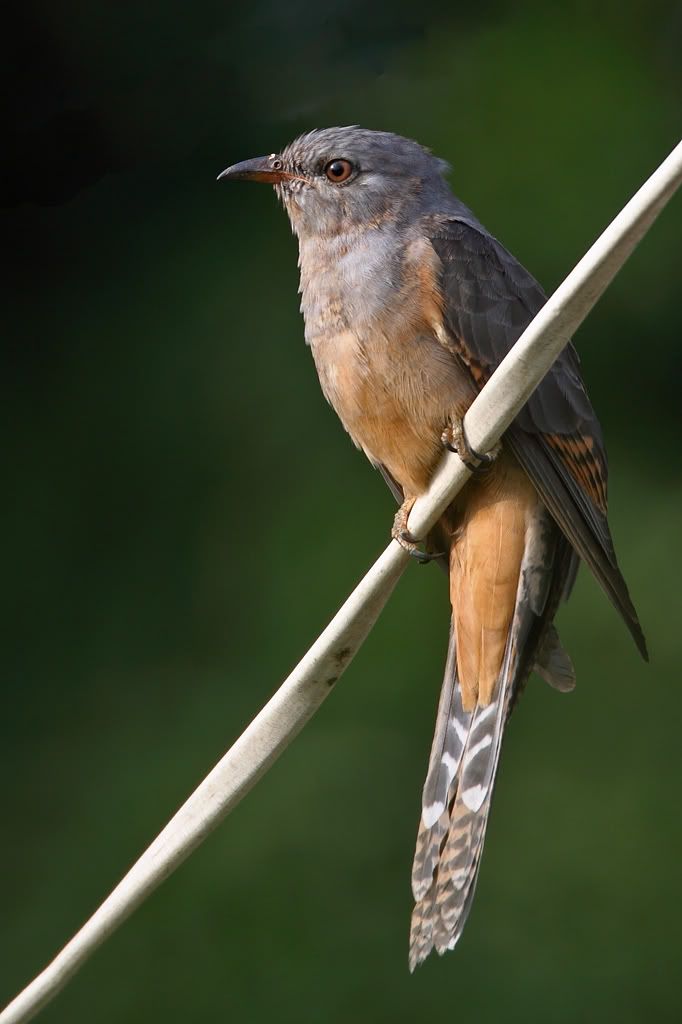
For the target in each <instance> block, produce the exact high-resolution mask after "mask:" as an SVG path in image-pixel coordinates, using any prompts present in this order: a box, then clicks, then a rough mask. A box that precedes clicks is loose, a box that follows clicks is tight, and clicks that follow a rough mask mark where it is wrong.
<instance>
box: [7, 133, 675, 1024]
mask: <svg viewBox="0 0 682 1024" xmlns="http://www.w3.org/2000/svg"><path fill="white" fill-rule="evenodd" d="M680 184H682V142H681V143H679V144H678V145H677V146H676V147H675V149H674V150H673V151H672V152H671V153H670V155H669V156H668V157H667V158H666V159H665V160H664V161H663V163H662V164H661V165H660V166H659V167H658V169H657V170H656V171H655V172H654V173H653V174H652V175H651V177H650V178H649V179H648V180H647V181H646V182H645V183H644V185H643V186H642V187H641V188H640V190H639V191H638V192H637V193H636V194H635V195H634V196H633V198H632V199H631V200H630V202H629V203H628V204H627V205H626V206H625V207H624V208H623V209H622V210H621V212H620V213H619V214H618V216H617V217H616V218H615V220H613V221H612V222H611V224H610V225H609V226H608V228H607V229H606V230H605V231H604V233H603V234H602V235H601V236H600V237H599V238H598V239H597V241H596V242H595V243H594V245H593V246H592V247H591V249H589V251H588V252H587V253H586V255H585V256H583V258H582V259H581V260H580V262H579V263H578V264H577V266H576V267H575V268H574V269H573V271H571V273H570V274H569V275H568V277H567V278H566V279H565V281H564V282H563V284H561V285H560V287H559V288H557V290H556V291H555V292H554V294H553V295H552V296H551V298H550V299H549V300H548V301H547V303H546V304H545V305H544V306H543V308H542V309H541V310H540V312H539V313H538V315H537V316H536V317H535V319H534V320H533V322H532V323H531V324H530V325H529V326H528V328H527V329H526V330H525V331H524V333H523V334H522V336H521V337H520V338H519V340H518V341H517V343H516V344H515V345H514V347H513V349H512V350H511V352H509V353H508V355H507V356H506V357H505V359H504V360H503V362H502V363H501V364H500V366H499V367H498V369H497V370H496V371H495V373H494V374H493V375H492V377H491V378H490V380H489V382H488V383H487V384H486V386H485V387H484V389H483V390H482V391H481V393H480V395H478V397H477V398H476V400H475V401H474V403H473V404H472V406H471V408H470V409H469V411H468V412H467V415H466V420H465V422H466V433H467V437H468V439H469V441H470V443H471V445H473V447H474V448H475V449H477V450H478V451H488V450H489V449H490V448H492V447H493V445H494V444H495V443H496V442H497V440H498V439H499V437H500V436H501V434H502V433H503V432H504V431H505V430H506V428H507V427H508V426H509V424H510V423H511V421H512V420H513V419H514V417H515V416H516V414H517V413H518V412H519V410H520V408H521V406H522V405H523V404H524V403H525V401H526V400H527V399H528V396H529V395H530V394H531V392H532V391H533V389H534V388H536V387H537V385H538V384H539V383H540V381H541V379H542V377H543V376H544V375H545V373H546V372H547V370H548V369H549V367H550V366H551V365H552V363H553V362H554V360H555V359H556V357H557V355H558V354H559V352H560V351H561V349H562V348H563V346H564V345H565V344H566V343H567V341H568V340H569V338H570V337H571V335H572V334H573V333H574V332H575V330H576V329H577V328H578V327H579V326H580V324H581V323H582V321H583V320H584V319H585V317H586V316H587V314H588V313H589V312H590V310H591V309H592V307H593V306H594V304H595V303H596V301H597V299H598V298H599V297H600V296H601V294H602V293H603V292H604V290H605V289H606V288H607V286H608V285H609V283H610V282H611V280H612V279H613V277H614V276H615V274H616V273H617V271H618V270H619V269H620V267H621V266H622V265H623V263H625V261H626V259H627V258H628V256H629V255H630V253H631V252H632V250H633V249H634V248H635V246H636V245H637V243H638V242H639V241H640V239H641V238H642V237H643V236H644V235H645V234H646V232H647V231H648V229H649V228H650V227H651V224H652V223H653V222H654V220H655V219H656V217H657V216H658V214H659V213H660V211H661V210H662V209H663V207H664V206H665V205H666V203H667V202H668V200H669V199H670V198H671V196H672V195H673V194H674V192H675V190H676V189H677V188H678V187H679V185H680ZM468 478H469V471H468V470H467V469H466V467H465V466H464V464H463V463H462V462H461V460H460V459H459V458H458V456H456V455H448V456H447V457H445V458H444V459H443V462H442V464H441V466H440V467H439V469H438V471H437V473H436V474H435V476H434V479H433V481H432V483H431V486H430V487H429V490H428V492H427V493H426V494H425V495H423V496H422V497H421V498H419V500H418V501H417V502H416V503H415V505H414V508H413V510H412V513H411V515H410V521H409V528H410V531H411V532H412V533H413V534H414V536H416V537H423V536H424V535H425V534H426V533H427V532H428V530H429V529H430V527H431V526H433V524H434V523H435V522H436V520H437V519H438V517H439V515H440V514H441V512H442V511H443V509H444V508H445V507H446V506H447V505H448V504H449V503H450V501H451V500H452V498H453V497H454V495H455V494H456V493H457V492H458V491H459V490H461V488H462V487H463V486H464V484H465V483H466V481H467V479H468ZM407 562H408V556H407V555H406V553H405V552H404V551H403V549H402V548H401V547H400V546H399V545H398V544H397V543H396V542H395V541H391V543H390V544H389V546H388V547H387V548H386V550H385V551H384V552H383V554H382V555H380V557H379V558H378V559H377V561H376V562H375V563H374V565H373V566H372V568H371V569H370V570H369V572H368V573H367V575H366V576H365V577H364V579H362V580H361V581H360V583H359V584H358V586H357V587H356V588H355V590H354V591H353V593H352V594H351V595H350V597H349V598H348V599H347V600H346V602H345V604H344V605H343V606H342V607H341V609H340V610H339V611H338V612H337V614H336V615H335V616H334V618H333V619H332V621H331V622H330V623H329V625H328V626H327V628H326V629H325V630H324V632H323V633H322V634H321V635H320V637H319V638H318V639H317V640H316V641H315V643H314V644H313V646H312V647H311V648H310V650H309V651H308V653H307V654H306V655H305V657H304V658H303V659H302V660H301V661H300V662H299V664H298V665H297V666H296V668H295V669H294V670H293V672H292V673H291V675H290V676H289V677H288V678H287V679H286V680H285V681H284V683H283V684H282V686H281V687H280V688H279V690H277V692H276V693H275V694H274V696H273V697H272V698H271V699H270V701H269V702H268V703H267V704H266V705H265V707H264V708H263V709H262V710H261V711H260V712H259V714H258V715H257V716H256V718H254V720H253V721H252V722H251V724H250V725H249V726H248V727H247V729H246V730H245V731H244V732H243V733H242V735H241V736H240V737H239V739H238V740H237V741H236V743H235V744H234V745H233V746H232V747H231V748H230V749H229V750H228V751H227V753H226V754H225V755H224V756H223V758H222V759H221V760H220V761H219V762H218V764H217V765H216V766H215V768H214V769H213V770H212V771H211V772H210V773H209V775H208V776H207V777H206V778H205V779H204V781H203V782H202V783H201V784H200V785H199V786H198V787H197V789H196V790H195V791H194V793H192V795H191V796H190V797H189V798H188V800H187V801H186V802H185V803H184V804H183V805H182V807H181V808H180V809H179V810H178V811H177V813H176V814H175V816H174V817H173V818H172V819H171V820H170V822H169V823H168V824H167V825H166V827H165V828H164V829H163V831H162V832H161V833H160V834H159V835H158V836H157V838H156V839H155V840H154V842H153V843H152V844H151V846H150V847H148V849H147V850H146V851H145V852H144V853H143V854H142V856H141V857H140V858H139V860H138V861H137V862H136V863H135V864H134V865H133V867H132V868H131V869H130V871H129V872H128V873H127V875H125V877H124V878H123V879H122V880H121V881H120V882H119V884H118V885H117V886H116V888H115V889H114V890H113V892H112V893H111V894H110V895H109V896H108V897H107V898H106V899H105V900H104V902H103V903H102V904H101V906H100V907H99V908H98V909H97V910H96V911H95V913H94V914H93V915H92V917H91V918H90V919H89V920H88V921H86V923H85V924H84V925H83V927H82V928H81V929H80V931H78V932H77V933H76V935H74V937H73V938H72V939H71V940H70V941H69V942H68V943H67V944H66V945H65V946H64V948H63V949H62V950H61V952H60V953H58V954H57V956H56V957H55V958H54V960H53V961H52V962H51V963H50V964H48V966H47V967H46V968H45V969H44V970H43V971H42V972H41V973H40V974H39V975H38V976H37V977H36V978H35V979H34V980H33V981H32V982H31V983H30V984H29V985H28V986H27V987H26V988H25V989H24V990H23V991H22V992H20V993H19V995H18V996H16V998H15V999H14V1000H13V1001H12V1002H11V1003H10V1004H9V1005H8V1006H7V1007H6V1008H5V1010H4V1011H3V1012H2V1013H0V1024H22V1022H24V1021H28V1020H30V1019H31V1018H32V1017H33V1016H35V1014H36V1013H37V1012H38V1011H39V1010H40V1009H41V1008H42V1007H43V1006H45V1005H46V1004H47V1003H48V1002H49V1001H50V1000H51V999H53V998H54V996H55V995H56V994H57V993H58V992H59V991H60V989H62V988H63V987H64V985H66V983H67V981H68V980H69V979H70V978H72V977H73V975H74V974H76V972H77V971H78V970H79V969H80V968H81V967H82V966H83V964H84V963H85V961H86V960H87V959H88V957H89V956H91V954H92V953H93V952H94V951H95V950H96V949H97V948H98V946H100V945H101V944H102V943H103V942H104V941H105V939H107V938H108V936H109V935H111V934H112V932H114V931H115V930H116V928H118V926H119V925H120V924H122V923H123V921H125V919H126V918H127V917H129V916H130V914H132V912H133V910H135V908H136V907H138V906H139V905H140V904H141V903H142V902H143V901H144V900H145V899H146V898H147V897H148V896H149V895H150V894H151V893H152V892H153V891H154V889H156V887H157V886H158V885H160V883H161V882H162V881H163V880H164V879H165V878H167V877H168V875H170V874H171V873H172V872H173V871H174V870H175V869H176V868H177V867H178V866H179V865H180V864H181V863H182V861H183V860H185V858H186V857H188V856H189V854H190V853H191V852H192V850H194V849H195V847H197V846H198V845H199V843H201V842H202V841H203V840H204V839H205V838H206V836H207V835H208V834H209V832H211V831H212V830H213V829H214V828H215V827H216V826H217V825H218V824H219V823H220V822H221V821H222V820H223V818H224V817H225V816H226V815H227V814H229V812H230V811H231V810H232V808H233V807H235V805H236V804H237V803H239V801H240V800H241V799H242V797H243V796H244V795H245V794H246V793H247V792H248V791H249V789H251V787H252V786H253V785H255V783H256V782H257V781H258V779H259V778H260V777H261V776H262V775H263V774H264V773H265V772H266V771H267V769H268V768H269V767H270V765H271V764H272V763H273V762H274V761H275V760H276V759H277V757H279V755H280V754H281V753H282V751H283V750H284V749H285V747H287V745H288V744H289V743H290V742H291V740H292V739H293V738H294V737H295V736H296V735H297V733H298V732H300V730H301V729H302V728H303V726H304V725H305V723H306V722H307V721H308V719H309V718H311V717H312V715H313V714H314V713H315V711H316V710H317V708H318V707H319V706H320V704H321V703H322V701H323V700H324V699H325V697H327V695H328V694H329V693H330V691H331V689H332V687H333V684H334V683H335V682H336V680H337V679H338V677H339V676H340V675H341V673H342V672H343V671H344V669H345V668H346V667H347V666H348V664H349V662H350V661H351V659H352V658H353V655H354V654H355V653H356V652H357V650H358V649H359V647H360V645H361V644H362V643H363V641H364V639H365V637H366V636H367V634H368V633H369V631H370V629H371V628H372V626H373V625H374V622H375V621H376V619H377V617H378V615H379V613H380V612H381V610H382V608H383V606H384V605H385V604H386V601H387V600H388V598H389V597H390V595H391V592H392V590H393V588H394V586H395V585H396V583H397V581H398V579H399V577H400V575H401V574H402V572H403V570H404V569H405V567H406V565H407Z"/></svg>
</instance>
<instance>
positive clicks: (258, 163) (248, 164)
mask: <svg viewBox="0 0 682 1024" xmlns="http://www.w3.org/2000/svg"><path fill="white" fill-rule="evenodd" d="M272 161H273V157H271V156H257V157H256V158H255V159H254V160H242V162H241V163H240V164H233V165H232V167H226V168H225V170H224V171H221V173H220V174H219V175H218V177H217V179H216V180H217V181H265V182H268V183H269V184H270V185H276V184H277V182H278V181H282V179H283V178H286V177H287V175H286V173H285V172H284V171H283V169H282V168H281V167H279V168H275V167H273V166H272Z"/></svg>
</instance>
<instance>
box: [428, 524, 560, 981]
mask: <svg viewBox="0 0 682 1024" xmlns="http://www.w3.org/2000/svg"><path fill="white" fill-rule="evenodd" d="M556 543H557V531H556V528H555V527H554V525H553V523H552V522H551V520H550V519H549V516H548V514H547V513H546V512H545V510H544V509H543V508H542V507H541V506H539V505H538V507H537V510H536V511H535V513H534V514H533V515H532V517H530V522H529V523H528V526H527V535H526V543H525V548H524V554H523V561H522V565H521V572H520V575H519V582H518V587H517V596H516V605H515V611H514V616H513V621H512V625H511V628H510V631H509V635H508V637H507V643H506V647H505V653H504V658H503V662H502V666H501V669H500V673H499V676H498V679H497V682H496V684H495V688H494V691H493V698H492V701H491V702H490V703H489V704H488V705H486V706H484V707H481V706H477V707H476V708H475V710H474V711H473V712H465V711H464V710H463V708H462V699H461V689H460V685H459V681H458V679H457V659H456V656H455V655H456V652H455V639H454V635H453V632H452V631H451V633H450V645H449V648H448V658H447V664H446V669H445V678H444V680H443V689H442V692H441V698H440V703H439V707H438V720H437V723H436V732H435V735H434V740H433V745H432V749H431V757H430V760H429V770H428V775H427V778H426V783H425V785H424V791H423V804H422V815H421V820H420V824H419V832H418V835H417V848H416V851H415V858H414V865H413V870H412V889H413V893H414V898H415V907H414V911H413V914H412V926H411V932H410V969H411V970H414V968H415V967H416V966H417V964H419V963H421V962H422V961H423V960H424V959H425V958H426V957H427V956H428V954H429V953H430V952H431V950H432V949H435V950H436V951H437V952H438V953H443V952H445V951H446V950H448V949H452V948H453V947H454V946H455V944H456V943H457V941H458V939H459V937H460V935H461V933H462V929H463V927H464V924H465V922H466V919H467V916H468V913H469V910H470V908H471V904H472V901H473V897H474V891H475V888H476V881H477V877H478V871H479V867H480V862H481V853H482V850H483V843H484V840H485V832H486V827H487V824H488V814H489V811H490V804H491V800H492V793H493V787H494V783H495V775H496V772H497V767H498V764H499V756H500V749H501V746H502V735H503V732H504V726H505V723H506V721H507V718H508V715H509V711H510V707H511V705H512V702H513V699H514V696H515V693H516V690H517V689H518V687H519V686H520V685H521V684H522V683H523V681H524V678H525V676H526V675H527V674H528V671H529V670H530V667H531V666H532V664H533V661H534V660H535V653H534V651H532V650H528V648H529V646H530V647H532V646H533V645H534V644H539V641H540V638H541V636H542V635H543V633H546V632H547V626H548V625H549V624H548V623H547V622H546V621H545V620H546V616H547V615H549V614H553V607H552V608H550V606H551V605H552V604H553V601H552V598H551V594H550V592H551V591H552V590H557V589H558V588H559V587H560V586H561V585H562V581H561V580H557V576H556V574H555V571H554V570H555V554H556ZM541 627H544V628H541ZM554 636H555V634H554V635H550V637H549V640H548V642H547V646H546V648H545V650H546V652H547V655H546V658H545V660H547V661H551V662H552V665H551V670H552V672H553V673H554V674H555V675H562V676H564V677H566V676H567V671H566V664H565V661H564V658H567V656H566V655H563V651H561V648H560V647H558V639H557V640H556V642H555V639H554ZM557 648H558V650H559V651H561V654H562V655H563V657H560V656H559V655H557V654H556V649H557ZM550 653H551V657H550ZM568 664H569V665H570V660H569V661H568Z"/></svg>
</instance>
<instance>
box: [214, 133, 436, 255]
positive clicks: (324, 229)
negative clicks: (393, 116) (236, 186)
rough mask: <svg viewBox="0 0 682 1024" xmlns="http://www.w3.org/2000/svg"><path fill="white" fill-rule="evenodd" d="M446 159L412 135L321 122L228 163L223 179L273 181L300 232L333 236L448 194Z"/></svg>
mask: <svg viewBox="0 0 682 1024" xmlns="http://www.w3.org/2000/svg"><path fill="white" fill-rule="evenodd" d="M448 169H449V168H448V165H447V164H446V163H445V162H444V161H443V160H439V159H438V158H437V157H434V156H433V155H432V154H431V153H430V152H429V151H428V150H427V149H425V148H424V147H423V146H420V145H419V143H417V142H413V141H412V140H411V139H405V138H403V137H402V136H400V135H393V134H391V133H390V132H374V131H368V130H367V129H364V128H358V127H351V128H323V129H316V130H315V131H311V132H308V133H307V134H306V135H301V136H300V138H298V139H296V140H295V141H294V142H292V143H290V144H289V145H288V146H286V147H285V148H284V149H283V150H282V151H281V152H280V153H271V154H270V156H266V157H258V158H257V159H255V160H245V161H244V162H243V163H240V164H235V165H234V166H233V167H228V168H227V170H225V171H223V172H222V174H221V175H220V176H219V180H225V179H228V180H232V179H247V180H251V181H265V182H269V183H270V184H272V185H274V187H275V190H276V191H277V194H278V195H279V197H280V199H281V200H282V202H283V203H284V205H285V207H286V209H287V212H288V214H289V217H290V219H291V223H292V226H293V228H294V231H295V232H296V233H297V234H298V235H309V234H316V235H335V234H338V233H340V232H343V231H351V230H354V229H357V228H363V227H366V226H367V225H368V224H371V225H376V226H380V224H381V223H383V222H385V221H395V220H396V219H397V218H398V217H400V216H401V214H403V215H404V214H405V213H406V212H407V210H408V209H410V208H412V207H423V206H424V205H425V204H427V203H428V202H431V201H433V200H434V199H435V198H437V197H441V198H442V197H443V195H444V194H445V195H449V191H448V188H447V185H446V184H445V182H444V180H443V175H444V173H445V172H446V171H447V170H448Z"/></svg>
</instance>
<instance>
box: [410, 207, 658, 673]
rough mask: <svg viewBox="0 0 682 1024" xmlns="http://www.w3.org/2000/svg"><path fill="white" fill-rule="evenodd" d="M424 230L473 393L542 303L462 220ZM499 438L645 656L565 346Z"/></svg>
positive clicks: (579, 385)
mask: <svg viewBox="0 0 682 1024" xmlns="http://www.w3.org/2000/svg"><path fill="white" fill-rule="evenodd" d="M422 228H423V230H424V233H425V235H426V236H427V237H428V238H429V239H430V241H431V244H432V246H433V249H434V251H435V252H436V254H437V256H438V258H439V260H440V263H441V267H442V273H441V289H442V293H443V298H444V309H445V325H446V328H447V333H448V337H449V339H450V342H451V344H452V350H453V354H454V355H455V356H456V357H457V358H458V359H460V360H461V362H462V363H463V364H464V365H465V366H466V367H467V368H468V370H469V371H470V373H471V375H472V377H473V379H474V381H475V382H476V384H477V386H478V387H479V388H481V387H483V385H484V384H485V382H486V380H487V379H488V377H489V376H490V374H491V373H492V371H493V370H494V369H495V367H496V366H498V364H499V363H500V362H501V361H502V359H503V357H504V356H505V355H506V354H507V352H508V351H509V349H510V348H511V347H512V345H513V344H514V342H515V341H516V340H517V339H518V338H519V336H520V335H521V334H522V332H523V331H524V329H525V328H526V326H527V325H528V324H529V323H530V321H531V320H532V319H533V317H534V316H535V314H536V313H537V312H538V310H539V309H540V308H541V306H543V305H544V303H545V301H546V296H545V294H544V292H543V291H542V288H541V287H540V285H539V284H538V283H537V281H536V280H535V279H534V278H533V277H532V276H531V275H530V274H529V273H528V271H527V270H525V269H524V268H523V267H522V266H521V264H520V263H519V262H518V261H517V260H515V259H514V257H513V256H512V255H511V253H509V252H507V250H506V249H505V248H504V246H502V245H501V244H500V243H499V242H498V241H497V240H496V239H495V238H493V236H492V235H490V234H489V233H488V232H487V231H486V230H485V228H483V227H482V226H481V225H480V224H479V223H478V222H477V221H476V220H475V219H474V218H473V217H470V216H467V214H466V212H465V213H463V215H462V216H461V217H460V216H457V215H455V216H443V215H430V216H428V217H425V218H424V220H423V222H422ZM505 440H506V442H507V443H508V445H509V447H510V448H511V450H512V451H513V453H514V455H515V456H516V458H517V459H518V460H519V462H520V463H521V465H522V466H523V468H524V470H525V471H526V473H527V474H528V476H529V477H530V479H531V480H532V482H533V484H534V486H535V487H536V489H537V491H538V493H539V495H540V497H541V498H542V501H543V502H544V503H545V505H546V507H547V508H548V509H549V511H550V513H551V514H552V516H553V518H554V519H555V521H556V522H557V524H558V525H559V527H560V528H561V530H562V531H563V533H564V535H565V536H566V537H567V539H568V540H569V541H570V543H571V544H572V545H573V547H574V549H575V550H576V551H577V553H578V554H579V555H580V557H581V558H583V559H584V560H585V562H586V563H587V564H588V566H589V567H590V569H591V570H592V572H593V573H594V575H595V577H596V578H597V580H598V582H599V583H600V584H601V586H602V587H603V588H604V590H605V592H606V594H607V595H608V597H609V598H610V599H611V601H612V602H613V604H614V605H615V607H616V608H617V609H618V611H619V612H620V614H621V615H622V617H623V619H624V621H625V624H626V625H627V627H628V629H629V630H630V632H631V634H632V636H633V638H634V640H635V643H636V644H637V647H638V648H639V650H640V652H641V654H642V656H643V657H645V658H646V657H647V651H646V641H645V639H644V634H643V633H642V629H641V627H640V624H639V621H638V618H637V613H636V611H635V609H634V606H633V604H632V601H631V600H630V595H629V594H628V589H627V585H626V583H625V580H624V579H623V576H622V575H621V572H620V570H619V568H618V563H617V561H616V555H615V552H614V548H613V541H612V539H611V533H610V530H609V525H608V522H607V518H606V511H607V460H606V450H605V448H604V441H603V438H602V432H601V427H600V425H599V421H598V420H597V417H596V415H595V412H594V409H593V408H592V405H591V403H590V400H589V398H588V396H587V392H586V391H585V387H584V384H583V381H582V376H581V373H580V360H579V358H578V354H577V352H576V351H575V349H574V348H573V346H572V345H570V344H569V345H567V346H566V348H565V349H564V350H563V352H562V353H561V355H560V356H559V358H558V359H557V360H556V362H555V363H554V365H553V366H552V368H551V369H550V370H549V372H548V373H547V375H546V376H545V378H544V380H543V381H542V382H541V383H540V385H539V386H538V387H537V389H536V390H535V391H534V392H533V394H532V395H531V397H530V398H529V400H528V402H527V403H526V405H525V406H524V408H523V409H522V410H521V412H520V413H519V415H518V417H517V418H516V420H515V421H514V423H513V424H512V426H511V427H510V428H509V430H508V431H507V433H506V435H505Z"/></svg>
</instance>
